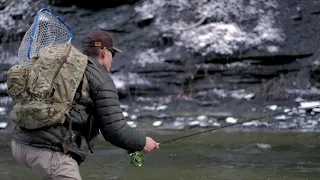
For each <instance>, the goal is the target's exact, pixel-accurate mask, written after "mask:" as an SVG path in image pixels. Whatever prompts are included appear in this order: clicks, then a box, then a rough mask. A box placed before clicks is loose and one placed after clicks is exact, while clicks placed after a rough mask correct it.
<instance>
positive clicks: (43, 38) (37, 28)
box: [18, 8, 72, 62]
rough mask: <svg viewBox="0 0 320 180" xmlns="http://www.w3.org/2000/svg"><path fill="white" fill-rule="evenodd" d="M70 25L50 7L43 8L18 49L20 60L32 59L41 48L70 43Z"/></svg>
mask: <svg viewBox="0 0 320 180" xmlns="http://www.w3.org/2000/svg"><path fill="white" fill-rule="evenodd" d="M71 39H72V31H71V29H70V27H69V26H68V25H67V24H66V23H65V22H64V21H62V20H61V19H60V18H59V17H58V16H56V15H55V14H54V13H53V12H51V11H50V10H49V9H46V8H43V9H41V10H40V11H39V12H38V13H37V16H36V17H35V20H34V22H33V24H32V25H31V27H30V28H29V29H28V31H27V32H26V33H25V35H24V37H23V39H22V42H21V44H20V47H19V49H18V58H19V61H20V62H24V61H27V60H30V58H31V57H32V56H33V55H34V54H35V53H37V52H38V51H39V50H40V49H41V48H44V47H47V46H55V45H59V44H66V43H70V41H71Z"/></svg>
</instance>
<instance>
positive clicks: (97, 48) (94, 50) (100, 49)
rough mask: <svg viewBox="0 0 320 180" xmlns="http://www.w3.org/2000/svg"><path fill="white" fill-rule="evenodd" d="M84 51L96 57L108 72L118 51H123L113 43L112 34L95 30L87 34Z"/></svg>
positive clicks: (83, 43)
mask: <svg viewBox="0 0 320 180" xmlns="http://www.w3.org/2000/svg"><path fill="white" fill-rule="evenodd" d="M82 45H83V53H84V54H85V55H87V56H92V57H94V58H96V59H97V60H98V61H99V62H100V63H101V65H102V67H104V69H105V70H106V71H107V72H110V67H111V64H112V62H113V57H114V55H115V53H116V52H120V53H122V51H121V50H120V49H118V48H116V47H114V45H113V39H112V36H111V35H110V34H109V33H107V32H106V31H102V30H95V31H93V32H90V33H89V34H87V35H86V37H85V38H84V40H83V42H82Z"/></svg>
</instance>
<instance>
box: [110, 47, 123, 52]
mask: <svg viewBox="0 0 320 180" xmlns="http://www.w3.org/2000/svg"><path fill="white" fill-rule="evenodd" d="M112 49H113V50H115V51H117V52H119V53H122V51H121V50H120V49H118V48H116V47H112Z"/></svg>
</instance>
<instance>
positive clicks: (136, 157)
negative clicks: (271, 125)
mask: <svg viewBox="0 0 320 180" xmlns="http://www.w3.org/2000/svg"><path fill="white" fill-rule="evenodd" d="M319 106H320V105H319V104H318V105H315V106H309V107H305V108H302V109H312V108H316V107H319ZM292 111H293V110H289V111H287V112H278V113H274V114H270V115H266V116H261V117H258V118H251V119H247V120H244V121H240V122H237V123H233V124H228V125H225V126H220V127H215V128H211V129H208V130H205V131H201V132H197V133H193V134H189V135H184V136H181V137H178V138H174V139H170V140H167V141H163V142H160V143H159V144H167V143H171V142H174V141H178V140H181V139H186V138H190V137H193V136H197V135H200V134H204V133H208V132H211V131H216V130H220V129H224V128H227V127H231V126H235V125H239V124H243V123H246V122H250V121H256V120H260V119H265V118H269V117H273V116H276V115H280V114H283V113H289V112H292ZM273 120H274V121H278V119H273ZM271 121H272V120H271ZM269 122H270V121H269ZM128 154H130V163H131V164H132V165H133V166H135V167H141V166H142V164H143V162H144V155H143V154H142V153H141V152H139V151H137V152H128Z"/></svg>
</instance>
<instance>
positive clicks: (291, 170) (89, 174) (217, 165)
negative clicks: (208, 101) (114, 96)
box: [0, 132, 320, 180]
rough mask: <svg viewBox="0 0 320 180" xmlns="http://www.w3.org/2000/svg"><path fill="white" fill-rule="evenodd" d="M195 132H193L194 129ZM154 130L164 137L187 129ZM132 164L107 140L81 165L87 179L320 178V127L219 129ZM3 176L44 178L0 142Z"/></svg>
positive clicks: (160, 138) (5, 178) (163, 147)
mask: <svg viewBox="0 0 320 180" xmlns="http://www.w3.org/2000/svg"><path fill="white" fill-rule="evenodd" d="M189 133H190V132H189ZM183 134H184V133H183V132H178V133H172V134H168V133H165V134H152V136H153V137H155V139H157V140H158V141H164V140H168V139H171V138H176V137H179V136H181V135H183ZM160 147H161V149H160V150H159V151H157V152H155V153H149V154H146V161H145V163H144V165H143V166H142V167H139V168H136V167H133V166H132V165H130V163H129V158H128V155H127V154H126V152H125V151H124V150H121V149H118V148H115V147H113V146H111V145H110V144H108V143H104V142H103V141H101V142H99V144H98V145H97V146H96V147H95V148H94V154H91V155H90V156H89V158H88V159H87V161H86V162H85V163H84V164H83V165H81V167H80V169H81V174H82V177H83V179H84V180H89V179H90V180H106V179H114V180H164V179H166V180H171V179H173V180H204V179H210V180H211V179H219V180H220V179H221V180H222V179H224V180H280V179H281V180H302V179H303V180H316V179H320V136H319V133H292V132H291V133H288V132H287V133H279V132H278V133H275V132H272V133H271V132H269V133H267V132H264V133H261V132H260V133H258V132H213V133H207V134H203V135H199V136H195V137H192V138H188V139H184V140H179V141H176V142H172V143H168V144H163V145H161V146H160ZM0 150H1V155H0V175H1V180H25V179H32V180H36V179H40V178H39V177H37V176H36V175H34V174H33V173H32V172H31V171H30V170H28V169H26V168H23V167H21V166H19V165H17V163H16V162H15V161H14V160H13V159H12V155H11V152H10V149H9V146H8V143H4V144H3V145H1V146H0Z"/></svg>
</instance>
